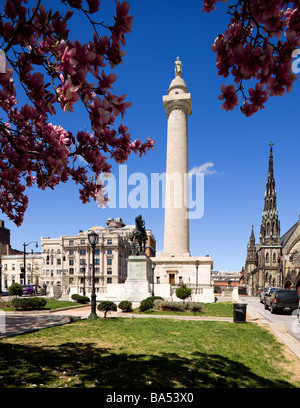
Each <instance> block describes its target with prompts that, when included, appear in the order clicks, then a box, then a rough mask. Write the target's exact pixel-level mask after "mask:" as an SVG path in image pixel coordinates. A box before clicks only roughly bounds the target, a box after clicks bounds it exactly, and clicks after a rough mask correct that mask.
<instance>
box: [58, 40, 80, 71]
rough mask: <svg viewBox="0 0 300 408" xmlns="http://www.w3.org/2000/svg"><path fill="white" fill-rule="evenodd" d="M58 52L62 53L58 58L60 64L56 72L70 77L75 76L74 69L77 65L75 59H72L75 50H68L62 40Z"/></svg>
mask: <svg viewBox="0 0 300 408" xmlns="http://www.w3.org/2000/svg"><path fill="white" fill-rule="evenodd" d="M59 48H60V52H62V54H61V57H60V60H61V61H60V63H59V64H57V67H56V70H57V72H62V71H63V72H65V73H68V74H70V75H74V74H76V71H75V69H74V67H75V66H76V65H77V64H78V62H77V61H76V59H74V58H73V56H74V54H75V52H76V48H75V47H74V48H71V49H69V47H68V46H66V43H65V41H64V40H62V41H61V43H60V47H59Z"/></svg>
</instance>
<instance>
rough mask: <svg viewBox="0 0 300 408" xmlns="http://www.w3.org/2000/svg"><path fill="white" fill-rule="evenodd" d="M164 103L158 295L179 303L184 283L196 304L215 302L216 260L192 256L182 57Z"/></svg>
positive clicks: (188, 100) (187, 101)
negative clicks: (179, 289) (213, 273)
mask: <svg viewBox="0 0 300 408" xmlns="http://www.w3.org/2000/svg"><path fill="white" fill-rule="evenodd" d="M163 104H164V108H165V112H166V115H167V118H168V136H167V164H166V191H165V196H166V203H165V226H164V248H163V252H162V254H161V255H160V256H158V257H155V258H151V260H152V261H153V262H154V264H155V272H154V282H155V285H154V294H155V295H158V296H162V297H164V298H169V299H175V300H176V297H175V295H174V292H175V288H176V286H178V285H179V284H180V283H181V282H182V283H185V284H187V285H188V286H190V287H192V288H193V296H192V299H193V300H194V301H200V302H213V301H214V293H213V286H212V285H211V269H212V266H213V261H212V260H211V258H210V256H208V255H207V256H199V257H195V256H191V254H190V242H189V216H188V207H189V201H188V199H189V194H188V193H189V192H188V115H191V114H192V105H191V95H190V93H189V91H188V88H187V86H186V84H185V81H184V80H183V78H182V63H181V61H180V60H179V57H177V60H176V61H175V78H174V79H173V80H172V81H171V84H170V86H169V89H168V95H166V96H163ZM177 300H178V299H177Z"/></svg>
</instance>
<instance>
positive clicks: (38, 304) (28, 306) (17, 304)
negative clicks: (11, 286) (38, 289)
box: [12, 297, 47, 310]
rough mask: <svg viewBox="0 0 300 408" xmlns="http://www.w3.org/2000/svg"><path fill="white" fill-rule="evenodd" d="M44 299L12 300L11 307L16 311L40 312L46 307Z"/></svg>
mask: <svg viewBox="0 0 300 408" xmlns="http://www.w3.org/2000/svg"><path fill="white" fill-rule="evenodd" d="M46 303H47V300H46V299H45V298H37V297H31V298H16V299H13V300H12V305H13V307H14V308H15V309H17V310H41V309H44V308H45V306H46Z"/></svg>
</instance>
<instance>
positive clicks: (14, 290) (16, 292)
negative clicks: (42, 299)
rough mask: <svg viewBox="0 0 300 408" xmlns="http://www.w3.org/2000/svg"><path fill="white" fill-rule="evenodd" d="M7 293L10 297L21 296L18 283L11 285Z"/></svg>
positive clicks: (21, 291) (20, 286) (21, 292)
mask: <svg viewBox="0 0 300 408" xmlns="http://www.w3.org/2000/svg"><path fill="white" fill-rule="evenodd" d="M8 292H9V294H10V295H11V296H22V294H23V287H22V285H20V284H19V283H16V282H15V283H13V284H12V285H11V286H10V287H9V288H8Z"/></svg>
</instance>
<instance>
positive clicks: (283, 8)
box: [202, 0, 300, 116]
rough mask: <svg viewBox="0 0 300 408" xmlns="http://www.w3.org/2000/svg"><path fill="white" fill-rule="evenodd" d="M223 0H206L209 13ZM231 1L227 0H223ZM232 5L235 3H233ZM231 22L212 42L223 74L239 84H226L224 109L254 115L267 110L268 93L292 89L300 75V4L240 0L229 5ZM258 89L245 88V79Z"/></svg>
mask: <svg viewBox="0 0 300 408" xmlns="http://www.w3.org/2000/svg"><path fill="white" fill-rule="evenodd" d="M218 1H219V0H203V9H202V11H205V12H207V13H209V12H211V11H213V10H215V8H216V4H217V3H218ZM223 2H227V0H223ZM232 3H233V4H232ZM228 14H229V15H230V23H229V24H228V28H227V30H226V31H225V32H224V33H223V34H219V35H218V36H217V38H216V40H215V42H214V44H213V46H212V50H213V51H214V52H215V53H216V54H217V56H216V62H217V64H216V65H217V68H218V75H219V76H223V77H224V78H227V77H228V76H229V75H231V76H232V77H233V78H234V82H235V84H236V85H237V88H236V86H235V85H233V84H231V85H228V86H226V85H225V84H223V85H222V86H221V91H222V94H221V95H220V96H219V97H218V98H219V99H220V100H223V101H224V102H223V104H222V108H223V109H225V110H233V109H234V108H235V106H238V105H239V104H240V102H239V99H238V94H239V93H240V94H241V95H242V100H243V104H242V106H240V109H241V112H242V113H243V114H245V115H246V116H252V115H253V114H254V113H256V112H257V111H258V110H260V109H263V108H264V107H265V104H266V102H267V100H268V99H269V97H272V96H283V95H284V94H285V93H286V92H291V90H292V87H293V83H294V81H295V80H296V78H297V75H296V74H295V73H294V72H293V70H292V64H293V58H294V56H295V54H294V52H295V50H296V49H297V47H299V46H300V4H299V0H297V1H284V0H275V1H268V0H239V1H237V2H230V4H229V5H228ZM249 80H254V82H255V87H254V88H253V87H249V88H248V90H247V91H248V92H245V82H247V81H249Z"/></svg>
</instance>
